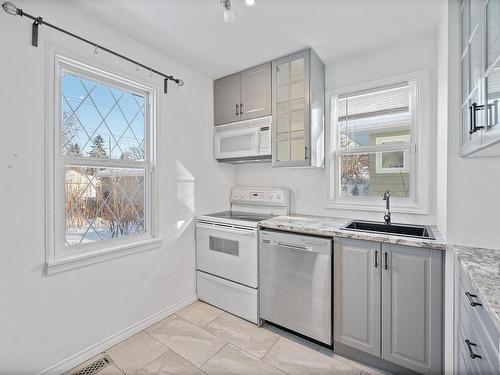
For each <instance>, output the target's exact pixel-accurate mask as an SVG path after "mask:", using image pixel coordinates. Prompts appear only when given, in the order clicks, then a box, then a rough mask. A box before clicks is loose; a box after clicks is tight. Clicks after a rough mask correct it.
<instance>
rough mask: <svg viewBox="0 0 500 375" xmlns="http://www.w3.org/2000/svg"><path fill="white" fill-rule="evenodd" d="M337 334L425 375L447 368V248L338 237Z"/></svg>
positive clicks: (350, 343)
mask: <svg viewBox="0 0 500 375" xmlns="http://www.w3.org/2000/svg"><path fill="white" fill-rule="evenodd" d="M334 254H335V255H334V256H335V258H334V269H335V272H334V275H335V286H334V288H335V292H334V312H335V316H334V339H335V341H337V342H339V343H342V344H344V345H347V346H350V347H352V348H355V349H358V350H361V351H363V352H366V353H369V354H371V355H373V356H375V357H378V358H380V359H383V360H385V361H388V362H390V363H393V364H396V365H398V366H402V367H405V368H408V369H411V370H413V371H416V372H419V373H422V374H437V373H441V369H442V363H441V358H442V344H441V343H442V266H443V261H442V252H441V251H440V250H430V249H425V248H415V247H409V246H400V245H393V244H381V243H377V242H370V241H362V240H354V239H345V238H335V245H334Z"/></svg>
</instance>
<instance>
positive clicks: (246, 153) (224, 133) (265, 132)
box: [214, 116, 273, 163]
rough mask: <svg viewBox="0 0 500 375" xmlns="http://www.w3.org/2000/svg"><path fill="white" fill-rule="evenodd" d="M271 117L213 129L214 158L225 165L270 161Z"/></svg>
mask: <svg viewBox="0 0 500 375" xmlns="http://www.w3.org/2000/svg"><path fill="white" fill-rule="evenodd" d="M272 123H273V121H272V116H266V117H261V118H257V119H253V120H246V121H239V122H234V123H231V124H226V125H218V126H216V127H215V133H214V156H215V159H217V160H218V161H220V162H225V163H250V162H270V161H271V127H272Z"/></svg>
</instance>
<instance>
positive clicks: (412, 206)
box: [329, 72, 428, 213]
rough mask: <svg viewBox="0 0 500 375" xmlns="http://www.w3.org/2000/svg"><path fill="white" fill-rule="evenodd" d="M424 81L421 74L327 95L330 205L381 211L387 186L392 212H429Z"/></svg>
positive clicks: (425, 79)
mask: <svg viewBox="0 0 500 375" xmlns="http://www.w3.org/2000/svg"><path fill="white" fill-rule="evenodd" d="M427 81H428V80H427V74H426V73H425V72H422V73H418V74H414V75H411V76H406V77H396V78H394V79H390V80H386V81H384V82H379V83H376V84H370V85H362V86H358V87H355V88H351V89H347V90H341V91H340V92H337V93H332V94H331V96H330V106H331V113H330V120H331V136H332V137H331V154H330V155H331V158H330V204H329V207H332V208H346V209H362V210H380V209H382V206H383V205H381V204H380V200H381V197H382V196H383V194H384V192H385V191H387V190H389V191H390V193H391V197H392V198H393V200H392V201H393V207H394V211H398V210H399V211H404V212H411V213H426V212H427V210H428V208H427V195H428V193H427V192H426V191H427V190H426V189H428V188H427V183H426V180H427V174H428V168H426V169H425V168H424V166H425V165H426V163H427V160H425V159H424V155H425V154H427V152H426V153H425V154H424V151H423V150H422V145H421V142H420V139H422V137H423V134H427V133H426V132H427V129H426V127H427V126H428V120H427V104H426V103H427V101H428V94H427V92H428V89H427ZM426 139H427V138H426ZM423 149H424V150H427V145H423ZM424 183H425V185H424Z"/></svg>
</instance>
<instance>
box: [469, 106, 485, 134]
mask: <svg viewBox="0 0 500 375" xmlns="http://www.w3.org/2000/svg"><path fill="white" fill-rule="evenodd" d="M484 108H485V106H484V105H477V103H472V105H471V106H470V107H469V111H470V120H471V122H470V130H469V134H474V133H475V132H477V131H478V130H481V129H483V128H484V126H477V111H479V110H481V109H484Z"/></svg>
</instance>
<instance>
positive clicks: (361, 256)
mask: <svg viewBox="0 0 500 375" xmlns="http://www.w3.org/2000/svg"><path fill="white" fill-rule="evenodd" d="M380 249H381V245H380V244H379V243H375V242H369V241H361V240H352V239H346V238H335V243H334V270H335V271H334V278H335V282H334V288H335V291H334V330H333V332H334V339H335V341H337V342H340V343H342V344H345V345H348V346H350V347H353V348H355V349H358V350H361V351H364V352H366V353H370V354H372V355H375V356H380V330H381V328H380V322H381V317H380V310H381V309H380V294H381V293H380V288H381V272H380V270H381V263H380Z"/></svg>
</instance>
